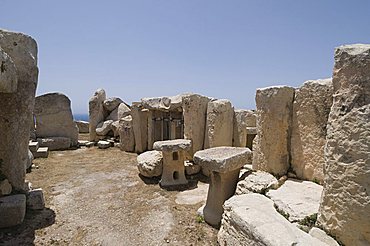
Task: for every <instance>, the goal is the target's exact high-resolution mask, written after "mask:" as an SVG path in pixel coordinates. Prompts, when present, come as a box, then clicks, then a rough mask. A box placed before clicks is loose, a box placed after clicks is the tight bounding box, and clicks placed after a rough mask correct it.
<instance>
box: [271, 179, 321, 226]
mask: <svg viewBox="0 0 370 246" xmlns="http://www.w3.org/2000/svg"><path fill="white" fill-rule="evenodd" d="M321 193H322V186H321V185H318V184H316V183H313V182H310V181H297V180H287V181H285V183H284V184H283V185H282V186H281V187H280V188H278V189H277V190H270V191H269V192H267V194H266V195H267V196H268V197H270V198H271V199H272V200H273V201H274V203H275V204H276V206H277V207H278V208H279V210H281V211H284V212H285V213H286V214H288V215H289V218H288V219H289V221H291V222H296V221H301V220H303V219H304V218H305V217H307V216H311V215H314V214H317V213H318V211H319V206H320V198H321Z"/></svg>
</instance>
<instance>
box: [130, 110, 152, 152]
mask: <svg viewBox="0 0 370 246" xmlns="http://www.w3.org/2000/svg"><path fill="white" fill-rule="evenodd" d="M131 116H132V126H133V129H134V137H135V152H136V153H142V152H144V151H146V150H147V149H148V116H149V111H148V110H147V109H142V107H141V105H140V103H133V104H132V106H131Z"/></svg>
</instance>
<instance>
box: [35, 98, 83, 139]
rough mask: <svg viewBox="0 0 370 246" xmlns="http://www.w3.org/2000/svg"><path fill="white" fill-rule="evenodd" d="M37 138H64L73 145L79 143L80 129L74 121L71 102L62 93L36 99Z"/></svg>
mask: <svg viewBox="0 0 370 246" xmlns="http://www.w3.org/2000/svg"><path fill="white" fill-rule="evenodd" d="M34 114H35V118H36V137H37V138H48V137H64V138H69V139H71V145H72V146H76V145H77V143H78V128H77V125H76V123H75V122H74V121H73V115H72V110H71V100H69V98H68V97H67V96H65V95H63V94H61V93H48V94H44V95H41V96H38V97H36V101H35V110H34Z"/></svg>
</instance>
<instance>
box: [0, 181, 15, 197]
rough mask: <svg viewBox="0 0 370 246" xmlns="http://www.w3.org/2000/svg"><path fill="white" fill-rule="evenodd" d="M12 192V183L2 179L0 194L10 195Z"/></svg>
mask: <svg viewBox="0 0 370 246" xmlns="http://www.w3.org/2000/svg"><path fill="white" fill-rule="evenodd" d="M11 192H12V185H11V184H10V183H9V181H8V180H7V179H4V180H1V181H0V196H5V195H9V194H10V193H11Z"/></svg>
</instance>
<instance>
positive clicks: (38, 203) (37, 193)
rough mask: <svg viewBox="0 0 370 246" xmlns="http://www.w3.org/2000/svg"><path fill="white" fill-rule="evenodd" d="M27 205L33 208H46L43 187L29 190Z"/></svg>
mask: <svg viewBox="0 0 370 246" xmlns="http://www.w3.org/2000/svg"><path fill="white" fill-rule="evenodd" d="M27 207H28V208H29V209H32V210H42V209H44V208H45V199H44V193H43V191H42V189H40V188H39V189H34V190H30V191H29V192H28V195H27Z"/></svg>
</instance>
